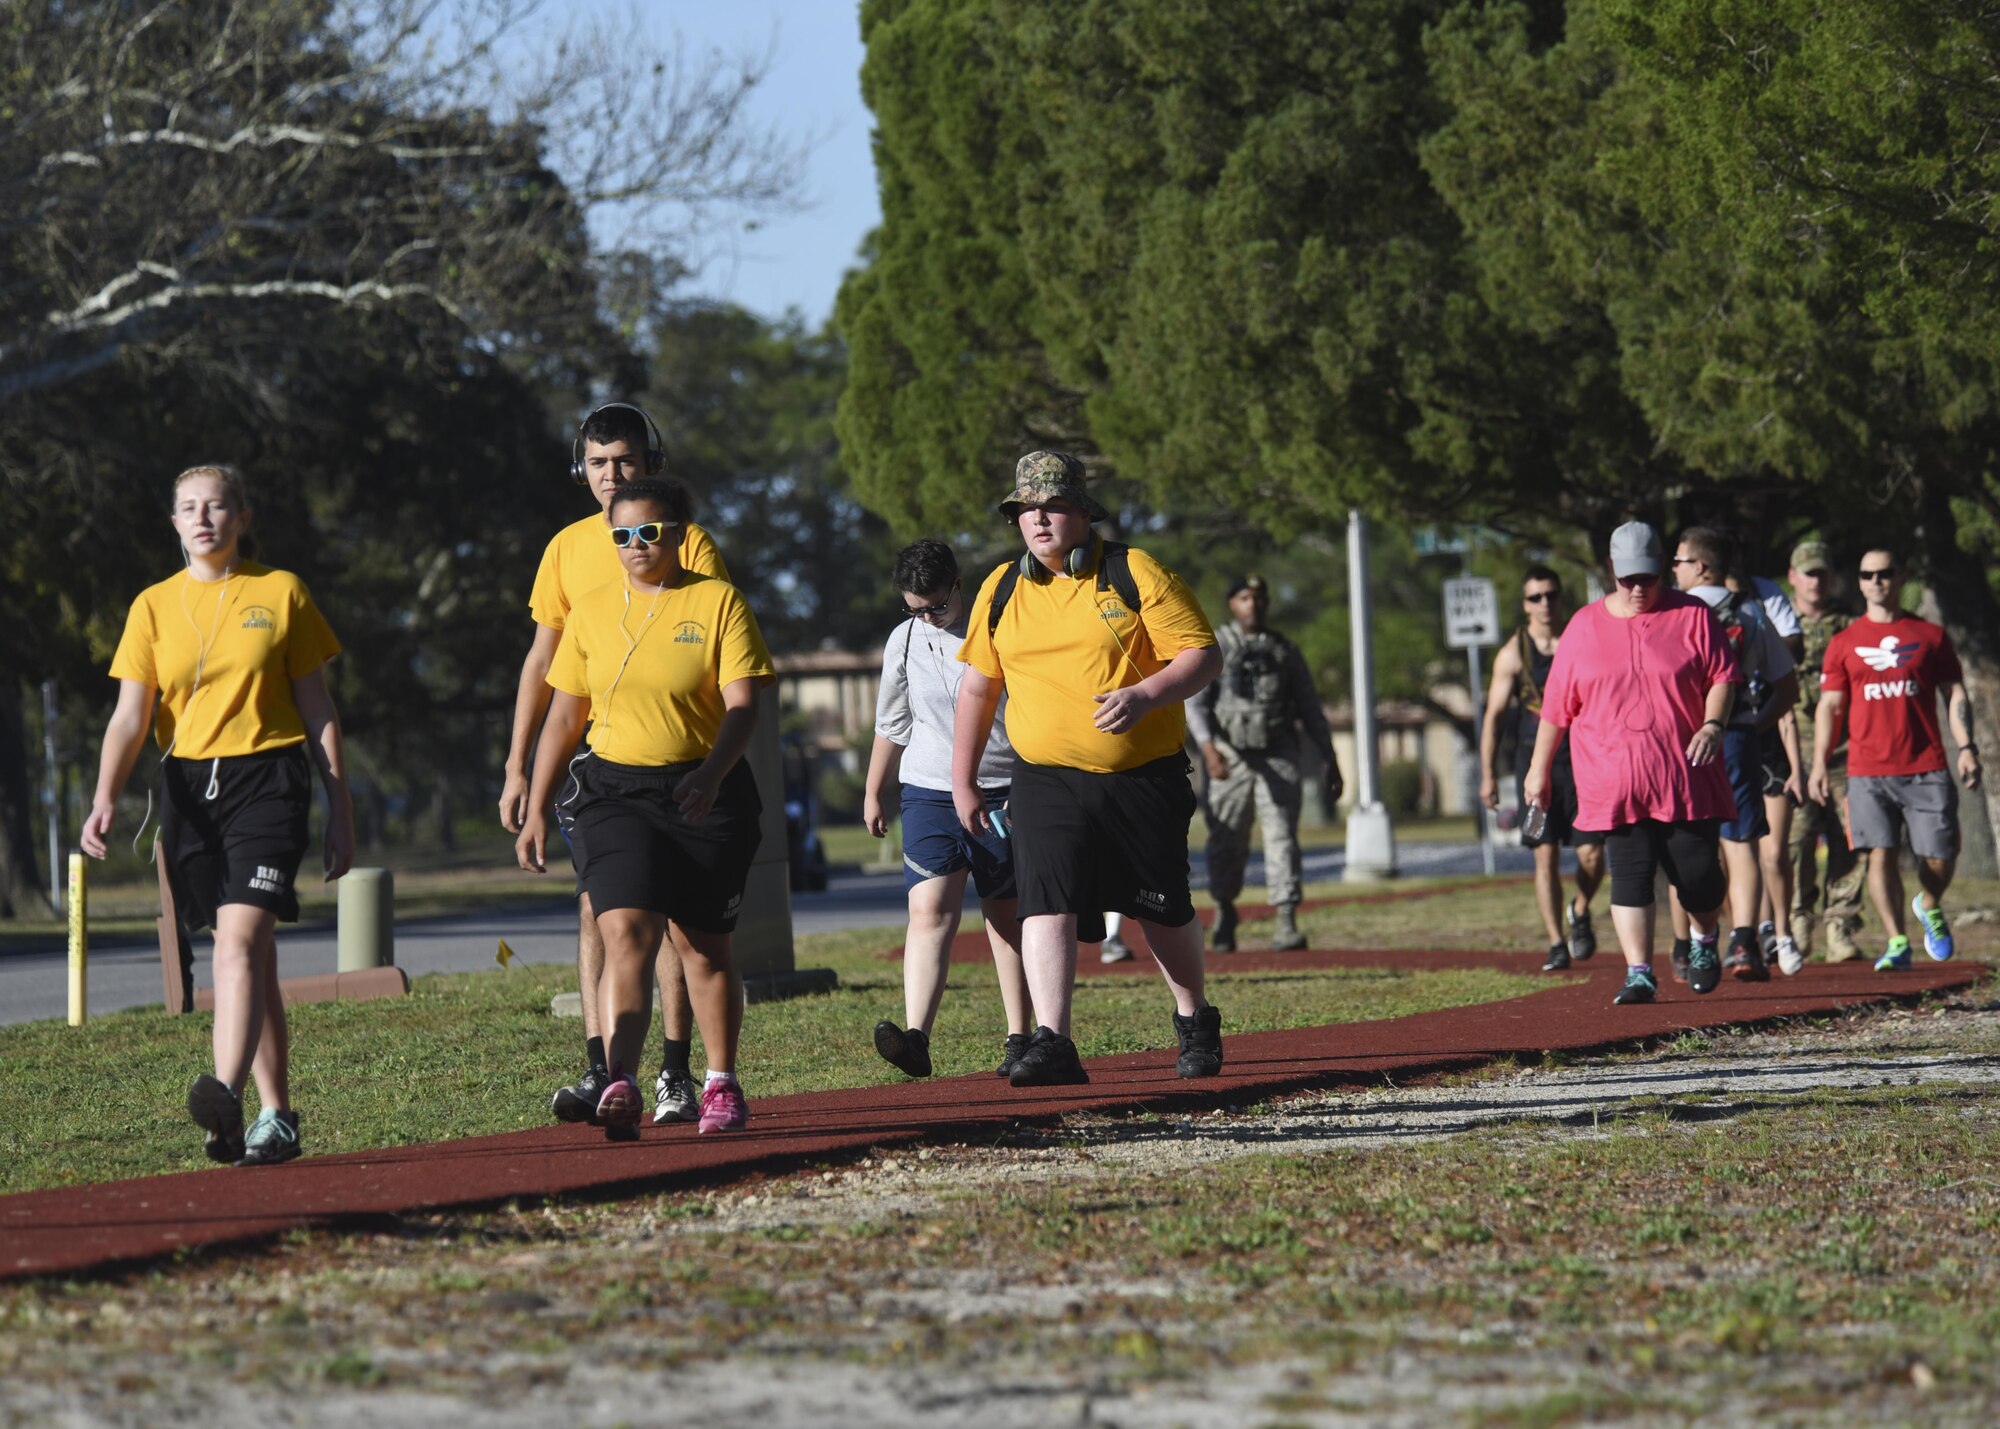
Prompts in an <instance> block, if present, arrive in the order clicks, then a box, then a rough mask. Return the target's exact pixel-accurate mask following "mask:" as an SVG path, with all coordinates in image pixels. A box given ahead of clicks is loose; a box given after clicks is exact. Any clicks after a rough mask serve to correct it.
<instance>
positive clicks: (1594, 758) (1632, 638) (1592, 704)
mask: <svg viewBox="0 0 2000 1429" xmlns="http://www.w3.org/2000/svg"><path fill="white" fill-rule="evenodd" d="M1739 678H1740V676H1739V675H1738V672H1737V668H1736V657H1735V656H1734V655H1732V654H1731V653H1730V650H1729V643H1728V637H1727V636H1725V635H1724V634H1723V633H1722V627H1721V626H1720V625H1718V624H1717V623H1716V619H1715V616H1714V615H1713V614H1711V613H1710V611H1709V608H1708V606H1707V605H1706V604H1705V603H1704V602H1702V601H1700V600H1697V599H1695V597H1693V596H1691V595H1683V594H1681V593H1680V592H1679V591H1666V592H1663V593H1662V594H1661V596H1660V603H1659V604H1658V605H1657V606H1655V607H1654V608H1653V609H1651V610H1649V611H1647V612H1646V613H1645V614H1644V615H1635V616H1633V617H1632V618H1631V619H1629V620H1621V619H1619V618H1618V617H1617V616H1615V615H1613V614H1612V613H1611V612H1610V611H1608V610H1606V609H1605V608H1604V602H1603V601H1601V600H1598V601H1592V602H1591V603H1590V604H1589V605H1586V606H1585V607H1584V608H1583V609H1582V610H1579V611H1578V612H1577V613H1576V614H1575V615H1574V616H1572V617H1571V618H1570V622H1569V624H1568V626H1566V627H1565V628H1564V630H1563V633H1562V643H1561V644H1559V645H1557V646H1556V659H1555V665H1554V667H1553V668H1551V669H1550V671H1549V682H1548V685H1547V687H1546V688H1545V689H1544V690H1543V692H1542V718H1543V719H1544V720H1546V721H1548V722H1549V723H1550V724H1553V725H1556V726H1558V727H1560V728H1562V729H1566V730H1568V731H1569V751H1570V763H1571V767H1572V768H1574V769H1575V770H1576V805H1577V807H1576V826H1577V827H1578V828H1580V829H1591V830H1610V829H1622V828H1626V827H1628V826H1630V825H1632V824H1636V823H1638V822H1639V821H1640V820H1641V819H1658V820H1660V821H1661V822H1663V823H1664V822H1670V821H1672V820H1676V819H1733V818H1735V817H1736V796H1735V795H1734V794H1732V793H1730V791H1729V775H1728V772H1727V771H1726V769H1725V768H1724V766H1723V761H1722V758H1721V750H1720V747H1718V748H1717V751H1716V753H1717V757H1716V758H1715V759H1712V760H1710V761H1709V762H1708V763H1707V764H1704V765H1702V766H1701V767H1700V768H1698V769H1697V768H1695V767H1694V766H1693V765H1691V764H1689V763H1688V757H1687V746H1688V741H1689V740H1690V739H1692V738H1693V737H1694V732H1695V730H1696V729H1697V728H1699V727H1700V725H1701V723H1702V721H1703V720H1704V719H1706V718H1707V714H1706V710H1707V704H1708V691H1709V688H1710V687H1711V686H1713V685H1718V684H1729V683H1734V682H1736V681H1737V680H1738V679H1739Z"/></svg>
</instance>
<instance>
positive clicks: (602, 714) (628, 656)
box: [592, 581, 667, 729]
mask: <svg viewBox="0 0 2000 1429" xmlns="http://www.w3.org/2000/svg"><path fill="white" fill-rule="evenodd" d="M666 593H667V588H666V587H665V586H663V585H661V586H654V587H653V603H652V604H651V605H649V606H647V607H646V618H645V619H644V620H642V621H640V622H639V633H638V634H637V635H634V634H633V633H632V632H631V631H629V630H627V629H626V628H625V622H626V621H627V620H629V619H631V616H632V583H631V582H630V581H627V582H625V614H624V615H622V616H620V617H619V618H618V633H619V634H620V635H623V636H624V637H625V658H624V659H622V660H620V661H619V662H618V668H617V670H615V671H614V672H613V673H612V676H611V683H610V684H608V685H606V686H605V687H604V708H603V709H601V710H596V711H593V712H592V718H593V719H594V720H595V721H596V723H597V724H598V725H599V726H600V727H602V728H604V729H609V728H611V696H612V694H613V693H614V692H615V691H616V690H617V688H618V682H619V681H620V680H622V679H624V678H625V667H626V666H627V665H629V664H631V663H632V656H633V655H634V654H636V653H637V652H638V649H639V642H640V641H641V640H644V639H645V638H646V632H647V631H649V630H651V629H652V628H653V617H654V615H656V614H657V613H658V612H659V609H660V597H661V596H663V595H665V594H666Z"/></svg>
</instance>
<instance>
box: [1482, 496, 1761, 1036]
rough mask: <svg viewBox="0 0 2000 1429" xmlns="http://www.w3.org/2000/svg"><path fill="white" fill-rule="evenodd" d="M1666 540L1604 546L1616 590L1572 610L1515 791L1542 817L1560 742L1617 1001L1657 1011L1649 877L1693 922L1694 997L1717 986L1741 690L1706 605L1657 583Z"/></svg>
mask: <svg viewBox="0 0 2000 1429" xmlns="http://www.w3.org/2000/svg"><path fill="white" fill-rule="evenodd" d="M1664 570H1665V561H1664V560H1663V559H1662V555H1661V550H1660V538H1659V536H1658V534H1657V533H1655V532H1654V530H1653V528H1652V527H1651V526H1648V525H1646V524H1645V522H1643V521H1630V522H1627V523H1626V524H1625V525H1623V526H1620V527H1619V528H1618V529H1617V530H1616V531H1614V532H1613V533H1612V536H1611V573H1612V575H1613V576H1615V577H1616V578H1617V582H1618V588H1617V589H1616V590H1614V591H1613V592H1612V593H1611V594H1609V595H1607V596H1605V597H1604V599H1602V600H1599V601H1594V602H1592V603H1591V604H1590V605H1587V606H1585V607H1584V608H1583V609H1582V610H1580V611H1578V612H1577V613H1576V615H1575V616H1574V617H1573V618H1572V619H1571V621H1570V623H1569V628H1568V629H1567V630H1565V631H1564V632H1563V639H1562V645H1561V646H1560V647H1559V648H1558V649H1557V651H1556V659H1555V665H1554V667H1553V668H1552V669H1551V670H1550V671H1549V681H1548V685H1547V687H1546V689H1545V690H1544V691H1543V694H1542V726H1541V731H1540V733H1538V734H1537V735H1536V737H1535V754H1534V759H1533V761H1532V762H1531V763H1530V764H1529V766H1528V774H1527V778H1526V779H1525V780H1523V783H1522V792H1523V794H1524V795H1525V797H1526V799H1527V802H1528V803H1529V804H1531V805H1534V806H1536V807H1538V808H1539V807H1542V801H1543V798H1544V797H1545V791H1546V790H1547V788H1548V782H1549V762H1550V760H1551V759H1553V758H1554V757H1555V753H1556V750H1557V749H1558V748H1560V747H1561V745H1562V741H1563V740H1564V738H1565V737H1567V738H1568V739H1569V741H1570V761H1571V765H1572V767H1573V768H1574V769H1575V771H1576V798H1577V811H1576V826H1577V827H1578V828H1580V829H1602V830H1604V831H1605V837H1604V855H1605V860H1606V862H1607V863H1608V864H1609V866H1610V869H1611V921H1612V924H1613V926H1614V927H1616V928H1617V930H1618V942H1619V945H1620V946H1621V947H1622V948H1623V949H1624V951H1625V985H1624V987H1622V988H1620V989H1619V992H1618V996H1617V997H1616V999H1614V1000H1615V1001H1616V1002H1619V1003H1635V1002H1651V1001H1652V1000H1653V999H1654V997H1655V996H1657V995H1658V992H1659V983H1658V982H1657V980H1656V979H1655V978H1654V977H1653V875H1654V873H1655V871H1656V870H1658V869H1664V870H1665V871H1666V875H1667V881H1668V882H1669V883H1671V884H1672V885H1673V887H1674V890H1675V891H1676V892H1678V893H1679V894H1680V899H1681V903H1682V905H1683V906H1684V907H1686V908H1687V909H1688V910H1689V912H1690V917H1691V920H1692V923H1693V931H1694V938H1693V941H1692V947H1691V949H1690V951H1689V955H1688V986H1689V987H1690V988H1691V989H1693V990H1694V991H1695V992H1698V993H1699V992H1712V991H1713V990H1714V989H1715V985H1716V984H1717V983H1718V982H1720V981H1721V979H1722V964H1721V961H1720V959H1718V958H1717V956H1716V951H1715V940H1716V932H1717V929H1718V928H1719V927H1720V919H1719V915H1720V912H1721V909H1722V903H1723V898H1724V896H1725V895H1726V894H1727V892H1728V886H1727V881H1726V879H1725V877H1724V875H1723V871H1722V864H1721V861H1720V859H1719V857H1718V853H1717V838H1718V836H1719V835H1718V830H1719V828H1720V825H1721V821H1722V820H1724V819H1727V818H1733V817H1735V814H1736V798H1735V796H1734V795H1733V794H1732V793H1730V790H1729V778H1728V774H1727V772H1726V771H1725V770H1724V768H1723V763H1722V730H1723V726H1724V725H1726V724H1727V723H1728V722H1729V709H1730V705H1731V704H1732V703H1733V699H1734V695H1735V689H1734V683H1735V681H1736V680H1737V679H1738V678H1739V675H1738V672H1737V668H1736V659H1735V656H1733V655H1732V654H1731V653H1730V650H1729V645H1728V641H1727V638H1726V637H1725V636H1724V635H1723V633H1722V627H1721V626H1720V625H1718V624H1717V623H1716V620H1715V617H1714V615H1713V614H1711V613H1710V611H1709V608H1708V606H1707V605H1706V603H1704V602H1702V601H1700V600H1697V599H1695V598H1694V597H1693V596H1688V595H1682V594H1681V593H1680V592H1678V591H1675V590H1670V589H1668V588H1667V587H1666V585H1665V584H1664V582H1663V580H1662V575H1663V572H1664Z"/></svg>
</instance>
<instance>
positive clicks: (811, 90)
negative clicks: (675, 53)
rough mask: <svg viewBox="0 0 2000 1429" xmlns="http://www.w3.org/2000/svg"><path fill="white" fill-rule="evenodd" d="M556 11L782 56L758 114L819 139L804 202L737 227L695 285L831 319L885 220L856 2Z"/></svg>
mask: <svg viewBox="0 0 2000 1429" xmlns="http://www.w3.org/2000/svg"><path fill="white" fill-rule="evenodd" d="M553 8H554V13H553V14H552V15H551V18H552V19H555V20H557V21H558V22H560V21H561V20H563V19H565V18H572V17H573V18H579V19H582V18H589V19H598V18H604V19H610V20H622V19H623V18H625V17H627V16H631V15H636V16H637V17H638V19H639V22H640V23H641V24H643V25H646V26H648V27H650V28H651V29H652V31H653V33H654V36H655V37H656V38H657V39H658V40H660V41H662V42H671V40H672V38H673V36H674V34H675V32H676V31H678V33H679V34H680V36H681V38H682V40H683V41H684V42H685V43H686V45H687V46H688V48H689V50H690V51H691V52H693V53H695V54H698V53H700V52H703V51H708V50H719V51H721V52H722V53H724V54H726V55H737V54H743V53H746V52H747V53H751V54H758V55H761V54H762V53H764V51H765V49H766V48H767V47H772V48H774V49H775V57H774V60H773V63H772V67H771V73H770V77H769V79H767V80H766V82H765V84H764V86H763V87H762V89H761V91H760V92H759V94H758V95H757V96H756V100H755V116H754V117H755V119H756V121H757V122H758V123H759V124H762V125H764V126H767V127H769V128H771V129H774V130H776V131H777V132H779V133H780V134H783V135H787V136H790V137H792V138H796V139H803V138H809V137H810V138H815V139H817V140H818V143H817V144H816V145H815V147H814V149H813V151H812V155H811V158H810V160H809V161H808V163H807V166H806V174H805V193H804V199H805V205H804V207H803V208H802V209H801V210H800V211H798V212H795V213H792V214H781V215H777V216H775V217H771V218H768V219H766V220H764V221H762V222H761V223H760V224H759V226H758V227H757V228H756V229H754V230H753V231H749V232H744V231H741V228H740V225H739V226H738V230H737V231H736V232H735V233H734V234H733V237H732V238H731V240H730V241H729V242H727V243H726V244H723V245H722V251H720V252H718V253H717V254H715V255H714V256H712V257H711V258H710V259H709V260H708V261H707V262H706V263H705V265H704V267H703V270H702V271H701V273H700V274H699V275H698V276H697V277H696V279H695V280H694V282H693V284H692V285H691V286H692V289H693V291H694V292H695V293H697V294H699V295H701V296H704V297H713V298H718V299H723V300H726V301H729V302H734V303H738V304H741V305H742V306H743V307H746V308H749V309H750V310H751V311H753V312H756V313H760V314H762V315H764V316H766V317H778V316H781V315H783V314H784V313H785V312H786V311H788V310H791V309H796V310H797V311H798V312H799V314H800V315H801V316H802V317H803V318H804V319H805V321H806V324H807V325H808V326H809V327H817V326H818V325H819V324H820V323H821V322H823V321H825V319H826V318H827V317H828V316H830V315H831V314H832V312H833V299H834V295H835V293H836V292H837V291H838V290H839V288H840V279H841V275H842V274H843V273H845V272H846V271H847V269H848V268H849V267H851V266H852V265H853V263H854V255H855V251H856V249H857V248H859V246H860V244H861V240H862V239H863V238H864V237H865V236H866V235H867V233H868V231H869V230H870V229H871V228H873V227H874V226H875V224H876V223H877V221H878V219H879V217H880V208H879V206H878V205H877V203H876V194H875V164H874V160H873V158H872V157H871V155H870V153H869V148H868V136H869V131H870V129H871V127H872V121H871V118H870V115H869V113H868V110H867V108H866V107H865V106H864V105H863V104H862V102H861V77H860V70H861V59H862V48H861V29H860V22H859V20H858V18H857V10H858V5H857V3H856V0H637V3H631V0H558V3H557V5H556V6H555V7H553ZM730 250H733V252H732V251H730Z"/></svg>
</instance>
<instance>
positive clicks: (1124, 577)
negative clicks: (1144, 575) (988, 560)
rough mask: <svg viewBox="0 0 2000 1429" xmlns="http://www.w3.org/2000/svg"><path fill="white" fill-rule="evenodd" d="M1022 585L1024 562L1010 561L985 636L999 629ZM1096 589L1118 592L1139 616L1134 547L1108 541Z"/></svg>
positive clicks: (989, 613)
mask: <svg viewBox="0 0 2000 1429" xmlns="http://www.w3.org/2000/svg"><path fill="white" fill-rule="evenodd" d="M1022 559H1023V560H1027V559H1031V558H1030V557H1023V558H1022ZM1020 583H1021V562H1020V561H1012V562H1009V563H1008V565H1007V568H1006V569H1005V570H1003V571H1002V572H1001V573H1000V584H998V585H996V586H995V587H993V605H992V607H991V608H990V609H989V610H988V611H987V613H986V633H987V634H988V635H989V636H990V635H992V634H993V633H994V632H995V631H997V630H998V629H999V628H1000V614H1001V612H1002V611H1004V610H1006V609H1007V602H1008V601H1009V600H1012V599H1013V597H1014V587H1015V586H1017V585H1019V584H1020ZM1097 588H1098V589H1099V590H1101V591H1103V590H1115V591H1117V592H1118V595H1119V598H1120V599H1122V600H1123V601H1124V602H1125V604H1126V606H1127V607H1129V608H1130V609H1131V611H1132V613H1133V614H1134V615H1137V614H1138V613H1139V583H1138V582H1137V581H1135V580H1133V579H1132V548H1131V547H1130V546H1128V545H1126V544H1125V543H1124V542H1123V541H1106V542H1105V543H1104V549H1103V550H1102V551H1101V552H1099V553H1098V557H1097Z"/></svg>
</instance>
